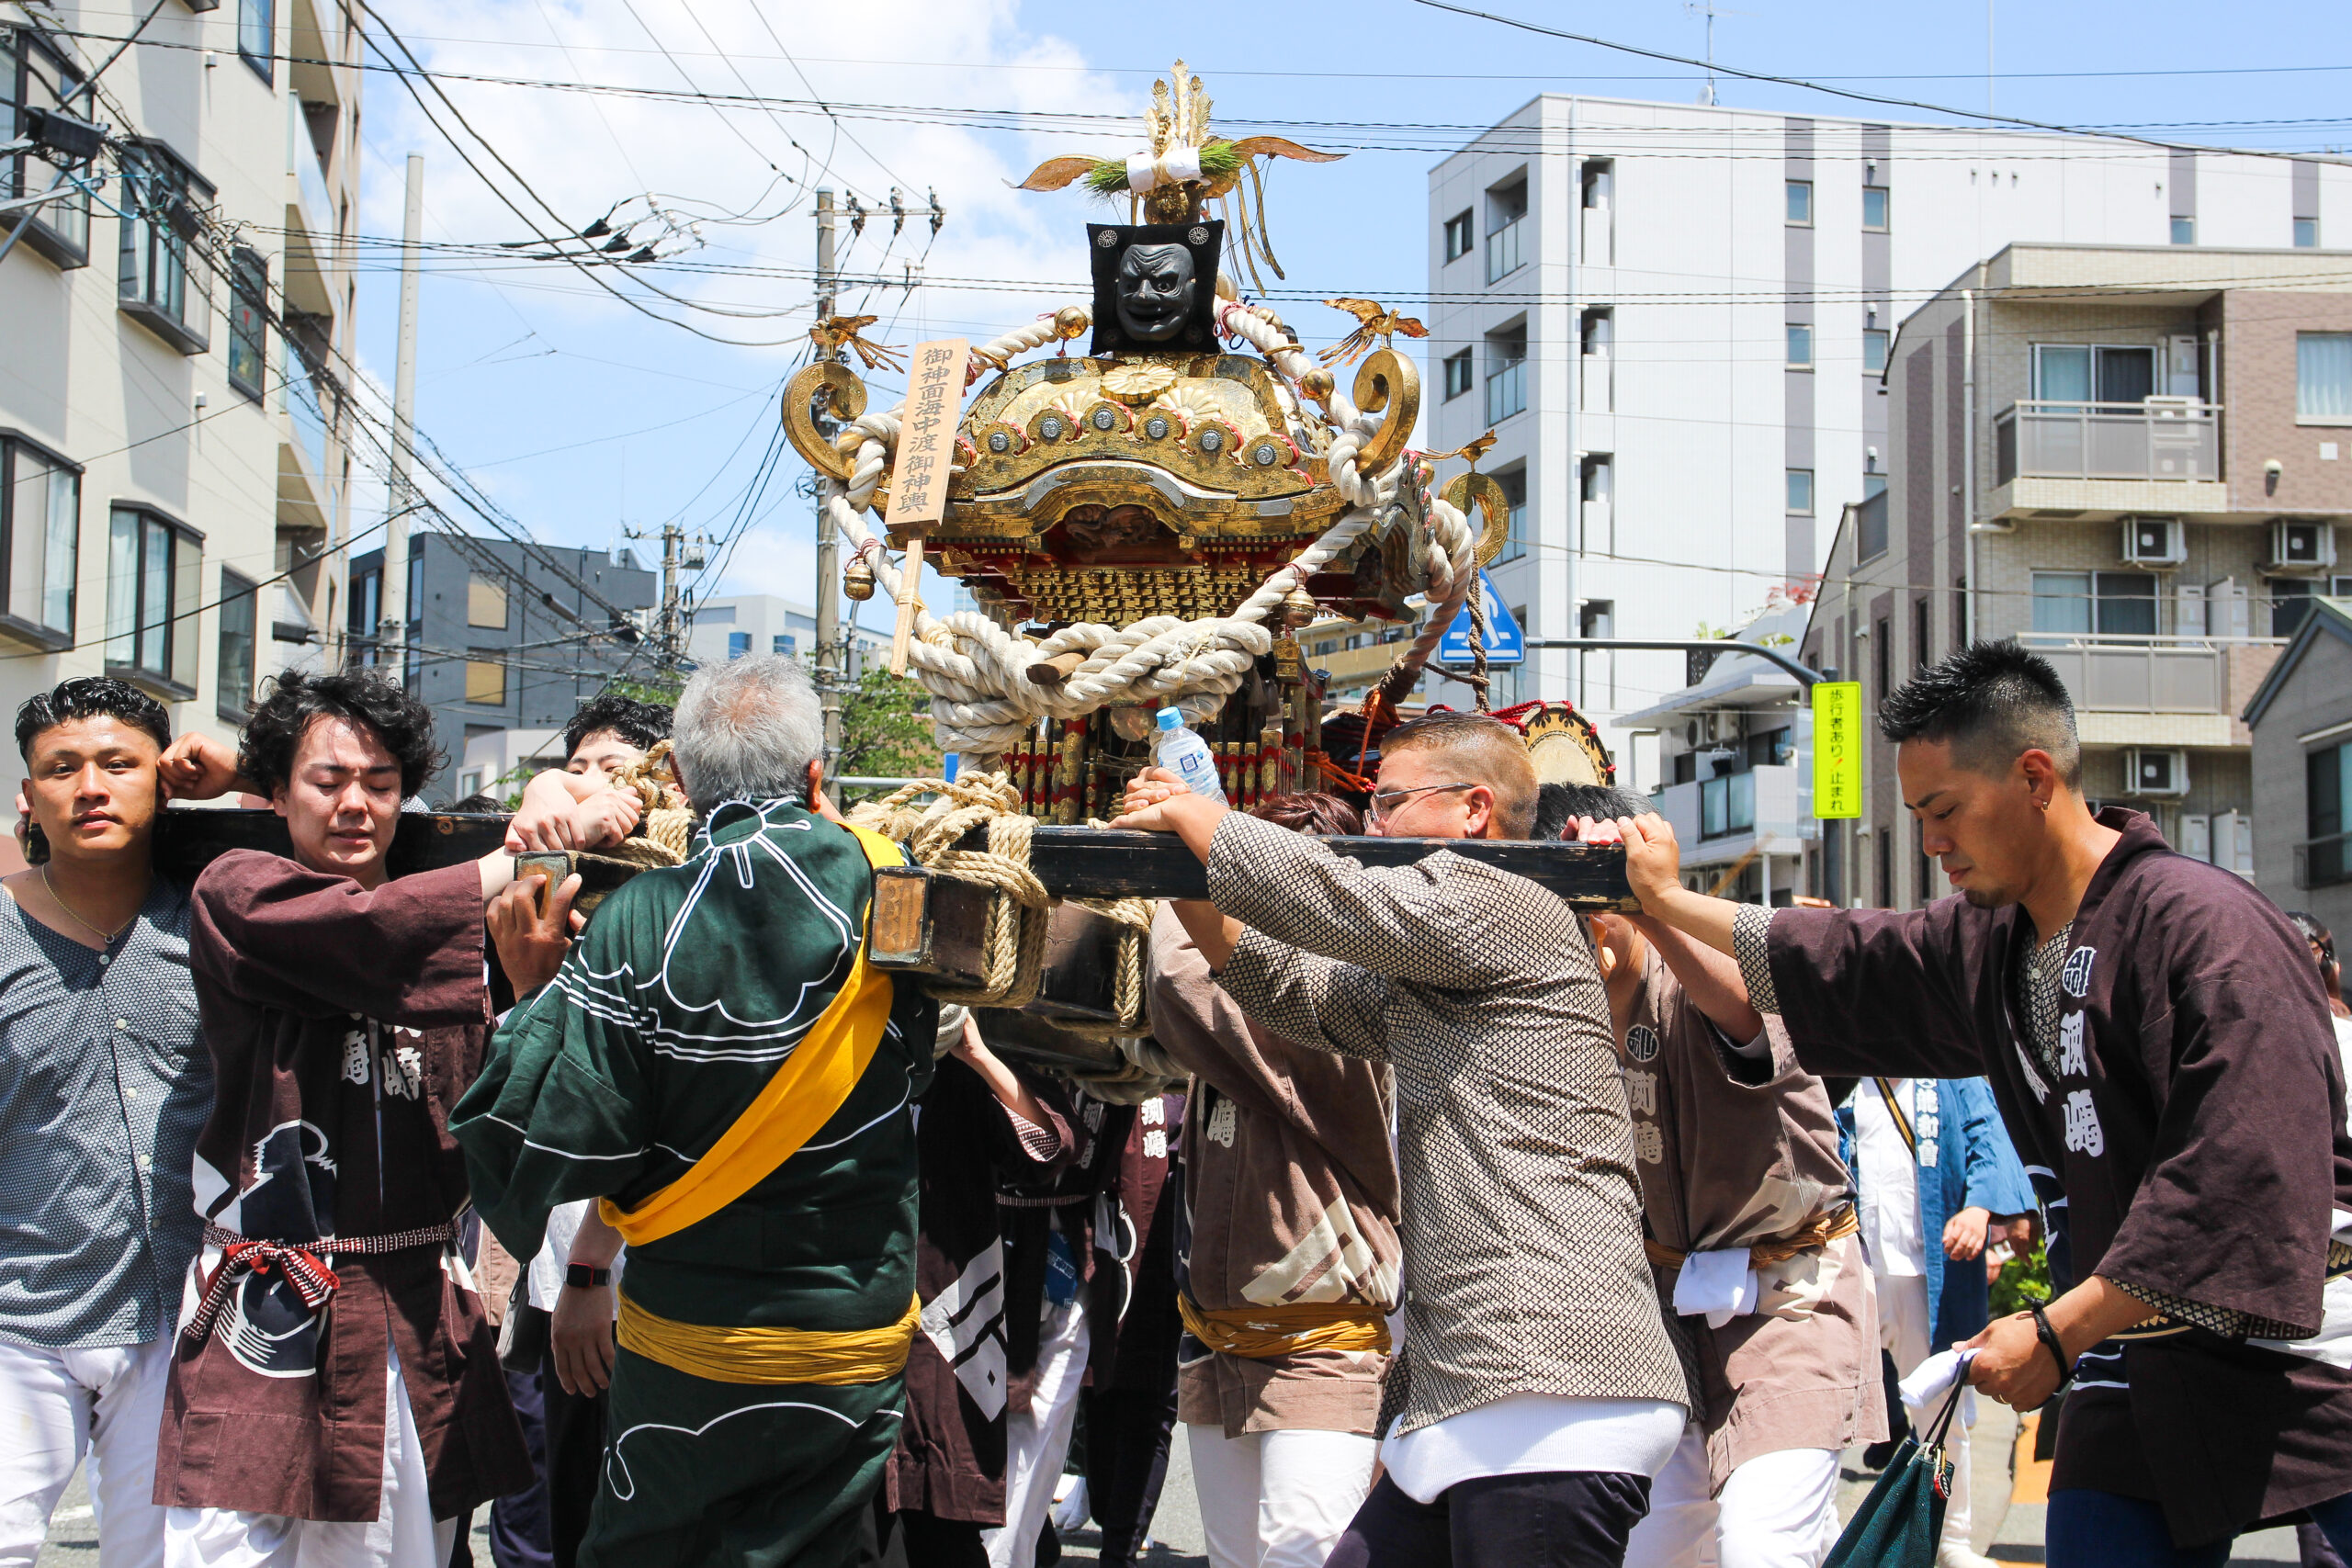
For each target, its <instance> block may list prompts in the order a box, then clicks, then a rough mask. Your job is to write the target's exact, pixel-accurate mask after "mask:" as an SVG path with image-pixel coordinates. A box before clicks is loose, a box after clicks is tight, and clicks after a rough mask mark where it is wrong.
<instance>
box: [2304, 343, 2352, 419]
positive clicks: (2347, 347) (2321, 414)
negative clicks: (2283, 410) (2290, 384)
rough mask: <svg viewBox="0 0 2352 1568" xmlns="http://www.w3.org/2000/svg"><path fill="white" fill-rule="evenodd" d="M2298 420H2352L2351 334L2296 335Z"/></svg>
mask: <svg viewBox="0 0 2352 1568" xmlns="http://www.w3.org/2000/svg"><path fill="white" fill-rule="evenodd" d="M2295 417H2296V418H2298V419H2352V333H2296V334H2295Z"/></svg>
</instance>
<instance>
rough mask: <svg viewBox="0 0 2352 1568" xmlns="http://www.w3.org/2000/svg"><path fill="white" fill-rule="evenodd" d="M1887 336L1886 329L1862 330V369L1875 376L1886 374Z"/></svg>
mask: <svg viewBox="0 0 2352 1568" xmlns="http://www.w3.org/2000/svg"><path fill="white" fill-rule="evenodd" d="M1887 336H1888V334H1887V331H1886V329H1885V328H1884V327H1864V328H1863V329H1862V368H1863V369H1864V370H1866V371H1868V372H1870V373H1871V375H1873V376H1883V375H1884V374H1885V373H1886V342H1887Z"/></svg>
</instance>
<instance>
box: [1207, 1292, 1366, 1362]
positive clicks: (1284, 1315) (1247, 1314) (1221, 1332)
mask: <svg viewBox="0 0 2352 1568" xmlns="http://www.w3.org/2000/svg"><path fill="white" fill-rule="evenodd" d="M1176 1312H1177V1314H1178V1315H1179V1316H1181V1317H1182V1318H1183V1320H1184V1326H1185V1327H1186V1328H1188V1329H1190V1330H1192V1334H1193V1338H1195V1339H1197V1340H1199V1341H1200V1342H1201V1343H1202V1344H1204V1345H1205V1346H1207V1347H1208V1348H1210V1349H1212V1350H1216V1351H1219V1352H1222V1353H1223V1354H1225V1355H1227V1356H1241V1357H1245V1358H1247V1359H1250V1360H1253V1361H1262V1360H1265V1359H1268V1358H1270V1357H1274V1356H1295V1355H1297V1354H1299V1353H1300V1352H1301V1351H1305V1350H1384V1351H1385V1350H1386V1349H1387V1348H1388V1314H1386V1313H1384V1312H1383V1311H1381V1310H1380V1309H1379V1308H1378V1307H1373V1306H1363V1305H1361V1304H1357V1303H1343V1302H1295V1303H1292V1304H1290V1305H1288V1306H1244V1307H1235V1308H1233V1309H1232V1310H1230V1311H1228V1312H1211V1311H1209V1310H1208V1308H1206V1307H1204V1306H1203V1305H1201V1304H1200V1303H1198V1302H1196V1301H1194V1300H1193V1297H1192V1293H1191V1292H1188V1291H1179V1292H1177V1293H1176Z"/></svg>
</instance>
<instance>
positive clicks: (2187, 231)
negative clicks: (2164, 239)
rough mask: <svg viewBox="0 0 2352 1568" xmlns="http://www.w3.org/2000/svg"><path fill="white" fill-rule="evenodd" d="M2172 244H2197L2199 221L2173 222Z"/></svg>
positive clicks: (2190, 219) (2182, 219) (2184, 220)
mask: <svg viewBox="0 0 2352 1568" xmlns="http://www.w3.org/2000/svg"><path fill="white" fill-rule="evenodd" d="M2172 243H2174V244H2176V245H2193V244H2195V243H2197V220H2196V219H2194V218H2176V219H2174V220H2172Z"/></svg>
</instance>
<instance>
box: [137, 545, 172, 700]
mask: <svg viewBox="0 0 2352 1568" xmlns="http://www.w3.org/2000/svg"><path fill="white" fill-rule="evenodd" d="M171 602H172V531H171V530H170V529H169V528H167V527H165V526H164V525H163V524H161V523H159V522H157V521H156V520H155V519H154V518H153V517H150V518H148V519H147V520H146V539H145V541H144V543H143V545H142V546H141V550H140V555H139V660H138V662H139V668H141V670H153V671H155V672H156V673H158V674H161V673H162V672H163V671H164V654H165V651H166V649H167V645H168V644H169V642H170V640H171V635H172V624H171V620H170V618H169V616H168V615H166V613H165V612H166V609H167V607H168V606H169V605H170V604H171Z"/></svg>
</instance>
